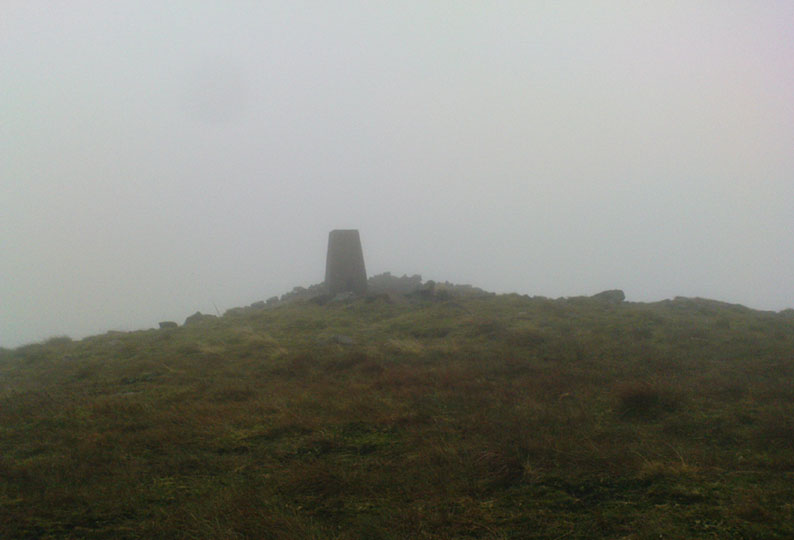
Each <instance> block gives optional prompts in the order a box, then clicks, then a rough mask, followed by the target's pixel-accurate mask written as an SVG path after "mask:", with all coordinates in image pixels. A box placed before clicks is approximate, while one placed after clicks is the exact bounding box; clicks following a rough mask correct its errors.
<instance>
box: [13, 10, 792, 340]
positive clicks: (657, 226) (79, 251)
mask: <svg viewBox="0 0 794 540" xmlns="http://www.w3.org/2000/svg"><path fill="white" fill-rule="evenodd" d="M599 4H601V5H596V4H595V3H594V4H593V5H587V6H583V5H582V3H580V2H565V1H563V2H555V3H539V2H517V1H516V2H500V3H498V4H493V3H482V4H475V3H471V4H461V3H459V2H433V3H427V2H413V1H408V2H401V3H399V4H390V3H380V2H345V3H342V4H336V5H333V6H331V5H329V4H317V5H312V6H309V5H300V3H295V2H258V3H254V2H244V1H239V2H169V3H166V4H164V3H162V2H149V1H137V2H113V3H101V2H88V1H82V2H79V1H78V2H70V3H69V4H68V6H67V5H66V4H63V5H60V4H57V3H56V4H54V3H51V2H37V1H32V2H31V1H24V2H23V1H21V0H10V1H7V2H5V3H4V4H3V7H2V8H0V88H2V94H0V149H1V150H2V152H1V153H0V254H1V255H0V276H2V278H1V279H0V346H3V347H13V346H17V345H20V344H23V343H28V342H32V341H37V340H41V339H45V338H47V337H49V336H54V335H69V336H71V337H73V338H79V337H83V336H86V335H90V334H96V333H102V332H105V331H107V330H110V329H116V330H133V329H138V328H149V327H153V326H156V325H157V322H158V321H161V320H175V321H179V322H182V321H183V320H184V318H185V317H186V316H187V315H189V314H190V313H193V312H194V311H196V310H200V311H202V312H205V313H215V310H216V308H217V309H218V310H219V311H220V312H221V313H222V312H223V311H224V310H225V309H228V308H231V307H235V306H241V305H248V304H250V303H251V302H254V301H257V300H261V299H264V298H267V297H269V296H273V295H279V294H282V293H284V292H287V291H289V290H291V289H292V288H293V287H294V286H298V285H302V286H306V285H310V284H313V283H318V282H321V281H322V280H323V275H324V269H325V249H326V242H327V238H328V232H329V231H330V230H332V229H347V228H352V229H358V230H359V231H360V234H361V240H362V244H363V249H364V258H365V261H366V265H367V271H368V273H369V275H374V274H378V273H381V272H384V271H391V272H392V273H393V274H402V273H408V274H414V273H419V274H421V275H422V276H423V278H424V279H433V280H439V281H445V280H449V281H452V282H455V283H470V284H473V285H476V286H478V287H482V288H484V289H486V290H491V291H495V292H518V293H521V294H530V295H543V296H549V297H558V296H575V295H581V294H593V293H596V292H598V291H601V290H604V289H611V288H621V289H623V290H624V291H625V292H626V296H627V299H628V300H630V301H655V300H660V299H663V298H669V297H672V296H677V295H681V296H701V297H707V298H714V299H718V300H723V301H728V302H735V303H741V304H744V305H747V306H749V307H753V308H756V309H767V310H780V309H784V308H788V307H793V306H794V280H792V278H791V276H792V275H794V250H792V245H794V152H792V148H794V101H792V99H791V96H793V95H794V27H792V25H791V21H792V20H794V4H792V3H791V2H784V1H769V2H763V3H756V2H749V1H744V2H742V1H736V2H727V3H725V2H720V3H717V2H702V3H692V2H678V1H672V2H661V3H639V2H628V1H616V2H609V3H599Z"/></svg>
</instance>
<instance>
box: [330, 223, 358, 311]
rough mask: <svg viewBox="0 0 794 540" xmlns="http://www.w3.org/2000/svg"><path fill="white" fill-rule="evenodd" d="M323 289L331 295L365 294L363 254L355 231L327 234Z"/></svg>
mask: <svg viewBox="0 0 794 540" xmlns="http://www.w3.org/2000/svg"><path fill="white" fill-rule="evenodd" d="M325 287H326V288H327V289H328V293H329V294H332V295H336V294H339V293H340V292H348V291H349V292H352V293H355V294H359V295H362V296H363V295H365V294H367V271H366V269H365V268H364V253H363V252H362V251H361V239H360V238H359V236H358V231H357V230H356V229H337V230H334V231H331V232H330V233H329V234H328V258H327V259H326V260H325Z"/></svg>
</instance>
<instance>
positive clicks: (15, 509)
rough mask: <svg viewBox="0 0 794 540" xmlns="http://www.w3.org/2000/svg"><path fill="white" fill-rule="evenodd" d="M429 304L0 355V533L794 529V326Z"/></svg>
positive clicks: (338, 534)
mask: <svg viewBox="0 0 794 540" xmlns="http://www.w3.org/2000/svg"><path fill="white" fill-rule="evenodd" d="M441 290H442V291H443V288H441ZM439 292H440V291H439V287H436V290H431V292H430V294H413V295H410V296H408V297H405V296H401V297H400V298H395V297H391V296H388V295H384V294H379V295H377V296H373V297H370V298H348V299H345V300H342V301H328V302H313V301H311V300H306V299H303V298H297V299H294V301H289V302H286V301H285V302H277V303H276V302H273V303H271V304H268V305H263V303H259V304H257V305H256V307H249V308H237V309H234V310H230V311H229V312H227V313H226V314H225V315H224V316H222V317H215V318H201V319H199V320H196V322H194V323H193V324H188V325H183V326H180V327H178V328H163V329H157V330H144V331H136V332H124V333H122V332H111V333H108V334H104V335H98V336H93V337H90V338H86V339H82V340H79V341H77V340H71V339H69V338H67V337H60V338H53V339H50V340H47V341H45V342H42V343H38V344H33V345H27V346H24V347H19V348H16V349H0V479H2V480H1V481H0V531H2V534H0V536H1V537H2V538H122V539H123V538H130V539H131V538H162V539H175V538H229V539H234V538H252V539H260V538H261V539H268V538H272V539H300V538H315V539H325V538H328V539H330V538H334V539H366V538H373V539H375V538H377V539H405V538H428V539H429V538H482V539H485V538H488V539H513V538H515V539H518V538H567V539H570V538H637V539H641V538H754V539H761V538H794V503H793V502H792V501H794V312H792V311H791V310H787V311H784V312H780V313H772V312H761V311H755V310H751V309H748V308H745V307H742V306H738V305H731V304H725V303H721V302H716V301H711V300H703V299H691V298H676V299H674V300H666V301H662V302H655V303H632V302H610V301H604V300H603V299H599V298H568V299H565V298H563V299H548V298H542V297H527V296H520V295H517V294H507V295H489V294H482V293H481V291H479V290H477V289H465V288H464V289H459V290H456V291H453V293H449V292H447V293H444V294H440V293H439ZM298 296H300V295H298Z"/></svg>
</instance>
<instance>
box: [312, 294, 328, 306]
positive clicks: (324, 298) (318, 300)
mask: <svg viewBox="0 0 794 540" xmlns="http://www.w3.org/2000/svg"><path fill="white" fill-rule="evenodd" d="M329 301H331V295H330V294H318V295H317V296H312V297H311V298H309V302H311V303H312V304H317V305H318V306H324V305H325V304H327V303H328V302H329Z"/></svg>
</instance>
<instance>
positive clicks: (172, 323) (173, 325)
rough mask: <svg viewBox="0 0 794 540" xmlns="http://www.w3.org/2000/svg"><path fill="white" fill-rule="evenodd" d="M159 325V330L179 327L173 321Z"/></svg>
mask: <svg viewBox="0 0 794 540" xmlns="http://www.w3.org/2000/svg"><path fill="white" fill-rule="evenodd" d="M159 324H160V329H163V328H177V327H178V326H179V325H178V324H176V323H175V322H174V321H163V322H161V323H159Z"/></svg>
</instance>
